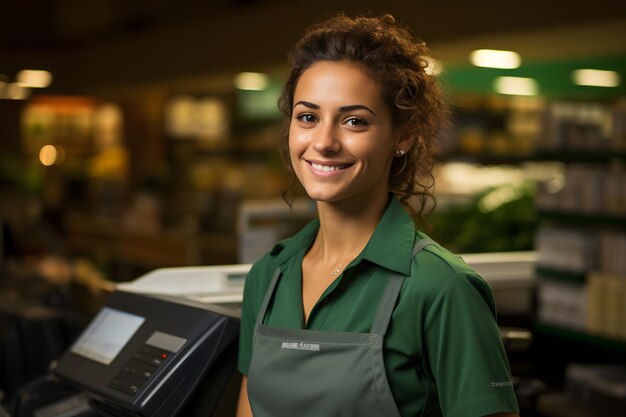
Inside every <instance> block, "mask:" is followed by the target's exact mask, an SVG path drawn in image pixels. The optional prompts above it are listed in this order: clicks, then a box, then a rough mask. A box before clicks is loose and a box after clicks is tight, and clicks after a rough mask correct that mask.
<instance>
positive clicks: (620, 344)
mask: <svg viewBox="0 0 626 417" xmlns="http://www.w3.org/2000/svg"><path fill="white" fill-rule="evenodd" d="M535 332H537V333H540V334H543V335H548V336H555V337H559V338H562V339H567V340H571V341H573V342H576V343H584V344H587V345H591V346H594V347H601V348H604V349H609V350H613V351H620V352H626V340H618V339H611V338H609V337H604V336H600V335H597V334H592V333H586V332H584V331H580V330H574V329H569V328H565V327H561V326H557V325H554V324H550V323H544V322H539V323H536V324H535Z"/></svg>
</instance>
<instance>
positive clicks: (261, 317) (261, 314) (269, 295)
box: [257, 268, 280, 324]
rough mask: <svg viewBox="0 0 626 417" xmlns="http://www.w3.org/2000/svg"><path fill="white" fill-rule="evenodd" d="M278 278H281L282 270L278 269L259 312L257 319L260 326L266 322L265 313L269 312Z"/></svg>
mask: <svg viewBox="0 0 626 417" xmlns="http://www.w3.org/2000/svg"><path fill="white" fill-rule="evenodd" d="M278 278H280V268H276V272H274V276H273V277H272V281H270V285H269V287H268V288H267V291H266V292H265V298H264V299H263V304H261V309H260V310H259V315H258V319H257V322H258V323H259V324H261V323H263V320H265V312H266V311H267V306H268V305H269V304H270V300H271V299H272V296H273V295H274V287H276V283H277V282H278Z"/></svg>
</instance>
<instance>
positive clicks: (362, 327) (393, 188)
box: [238, 16, 517, 417]
mask: <svg viewBox="0 0 626 417" xmlns="http://www.w3.org/2000/svg"><path fill="white" fill-rule="evenodd" d="M428 58H429V57H428V51H427V49H426V47H425V45H424V43H423V42H421V41H419V40H417V39H415V38H414V37H413V36H412V35H411V33H410V32H409V31H408V30H407V29H405V28H403V27H402V26H400V25H398V24H397V23H396V22H395V20H394V19H393V18H392V17H391V16H383V17H381V18H356V19H351V18H348V17H345V16H338V17H335V18H332V19H330V20H328V21H326V22H324V23H322V24H320V25H319V26H315V27H313V28H311V29H310V30H309V31H308V32H307V33H306V34H305V35H304V37H303V38H302V39H301V40H300V42H299V43H298V44H297V45H296V46H295V49H294V50H293V51H292V54H291V61H292V64H293V70H292V72H291V75H290V77H289V79H288V81H287V84H286V86H285V90H284V93H283V96H282V98H281V102H280V105H281V109H282V110H283V112H284V113H285V115H286V116H287V121H288V126H289V127H288V130H287V133H286V135H285V137H284V140H283V142H282V148H283V149H282V151H283V156H284V157H285V162H286V163H287V166H288V167H289V168H290V169H291V170H292V171H293V173H294V174H295V176H296V177H297V179H298V181H300V183H301V184H302V185H303V187H304V189H305V190H306V192H307V194H308V195H309V196H310V197H311V198H312V199H313V200H315V202H316V204H317V209H318V210H317V211H318V215H319V219H317V220H315V221H313V222H312V223H310V224H309V225H307V226H306V227H305V228H304V229H303V230H301V231H300V232H298V233H297V234H296V235H294V236H293V237H291V238H289V239H287V240H285V241H283V242H280V243H278V244H277V245H276V246H275V247H274V248H273V249H272V250H271V251H270V252H269V253H268V254H266V255H265V256H263V257H262V258H261V259H260V260H259V261H258V262H257V263H255V264H254V266H253V267H252V269H251V271H250V273H249V275H248V277H247V279H246V284H245V290H244V301H243V308H242V318H241V332H240V350H239V361H238V367H239V370H240V371H241V373H242V374H243V375H244V377H243V379H242V381H243V382H242V388H241V394H240V399H239V406H238V416H239V417H245V416H251V415H254V416H255V417H270V416H272V417H274V416H292V415H298V416H306V417H308V416H311V417H313V416H329V417H339V416H359V417H369V416H372V417H373V416H389V417H400V416H418V415H420V416H441V415H450V416H484V415H496V414H497V415H501V416H504V415H508V416H515V415H517V403H516V399H515V394H514V391H513V386H512V385H513V384H512V382H511V376H510V373H509V368H508V363H507V359H506V356H505V354H504V350H503V347H502V342H501V341H500V334H499V331H498V327H497V325H496V322H495V306H494V302H493V295H492V294H491V291H490V289H489V286H488V285H487V284H486V282H485V281H484V280H483V279H482V278H481V277H479V276H478V275H477V274H476V273H475V272H474V271H472V270H471V269H470V268H469V267H468V266H467V265H466V264H465V263H464V262H463V261H462V260H461V259H460V258H459V257H457V256H454V255H453V254H451V253H450V252H448V251H447V250H445V249H444V248H442V247H441V246H439V245H437V244H436V243H435V242H433V241H432V240H431V239H429V238H428V236H426V234H424V233H423V232H421V231H419V230H418V229H417V228H416V225H415V223H414V221H413V219H412V218H411V217H410V216H409V213H411V214H413V215H414V218H418V217H419V215H420V214H421V212H422V211H423V209H424V206H425V202H426V199H427V198H429V196H430V188H431V185H432V174H431V170H432V149H433V148H434V144H435V133H436V132H437V130H438V128H440V127H441V123H442V115H443V114H444V106H443V104H442V101H441V95H440V93H439V89H438V87H437V85H436V82H435V79H434V78H433V76H431V75H429V72H428V71H426V69H427V66H428V62H429V59H428ZM407 212H408V213H407Z"/></svg>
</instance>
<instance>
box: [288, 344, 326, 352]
mask: <svg viewBox="0 0 626 417" xmlns="http://www.w3.org/2000/svg"><path fill="white" fill-rule="evenodd" d="M280 348H281V349H293V350H310V351H313V352H319V350H320V345H319V343H304V342H283V343H282V344H281V345H280Z"/></svg>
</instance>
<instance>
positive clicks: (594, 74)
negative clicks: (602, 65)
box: [572, 69, 620, 87]
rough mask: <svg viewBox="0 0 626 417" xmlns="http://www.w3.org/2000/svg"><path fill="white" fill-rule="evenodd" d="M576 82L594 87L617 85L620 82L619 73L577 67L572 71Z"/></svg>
mask: <svg viewBox="0 0 626 417" xmlns="http://www.w3.org/2000/svg"><path fill="white" fill-rule="evenodd" d="M572 79H573V80H574V83H575V84H578V85H589V86H594V87H617V86H619V84H620V79H619V73H617V72H615V71H606V70H597V69H577V70H574V72H572Z"/></svg>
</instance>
